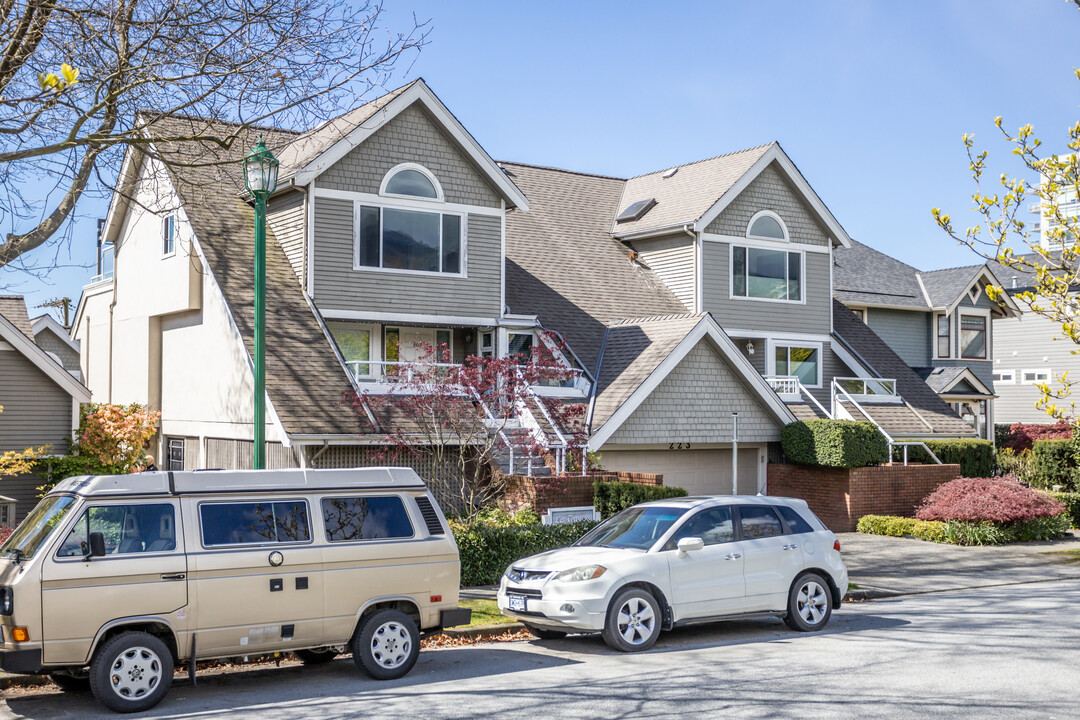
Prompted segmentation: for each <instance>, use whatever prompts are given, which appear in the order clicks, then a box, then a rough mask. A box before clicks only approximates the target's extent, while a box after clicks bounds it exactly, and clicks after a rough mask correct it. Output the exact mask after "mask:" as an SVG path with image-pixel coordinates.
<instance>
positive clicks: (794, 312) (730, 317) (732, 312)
mask: <svg viewBox="0 0 1080 720" xmlns="http://www.w3.org/2000/svg"><path fill="white" fill-rule="evenodd" d="M777 249H778V250H786V249H790V250H798V249H799V248H798V246H797V245H791V246H788V245H787V244H784V243H777ZM730 252H731V247H730V246H729V245H728V244H727V243H722V242H711V241H708V242H705V243H704V245H703V248H702V253H703V258H704V263H703V264H704V267H705V277H704V283H703V288H702V295H703V298H704V300H705V307H704V309H705V310H706V311H708V312H710V313H712V315H713V317H714V318H716V320H717V321H718V322H719V323H720V325H721V326H723V327H725V328H738V329H742V330H759V331H761V332H774V333H775V332H797V333H820V334H823V335H827V334H828V333H830V332H831V330H832V292H831V289H830V274H829V270H830V268H829V262H830V260H829V258H830V255H829V254H828V253H821V252H808V253H806V278H805V287H804V288H803V290H804V292H805V293H806V295H805V297H806V303H805V304H800V303H784V302H766V301H762V300H749V299H747V298H732V297H729V295H730V293H731V290H730V284H731V266H730Z"/></svg>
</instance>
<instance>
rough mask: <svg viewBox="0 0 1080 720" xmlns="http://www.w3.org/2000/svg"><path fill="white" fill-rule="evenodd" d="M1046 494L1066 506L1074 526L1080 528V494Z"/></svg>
mask: <svg viewBox="0 0 1080 720" xmlns="http://www.w3.org/2000/svg"><path fill="white" fill-rule="evenodd" d="M1046 494H1047V495H1049V496H1050V497H1052V498H1054V499H1055V500H1057V501H1058V502H1060V503H1062V504H1064V505H1065V512H1066V513H1067V514H1068V516H1069V519H1070V521H1071V524H1072V526H1073V527H1074V528H1080V493H1076V492H1049V491H1048V492H1047V493H1046Z"/></svg>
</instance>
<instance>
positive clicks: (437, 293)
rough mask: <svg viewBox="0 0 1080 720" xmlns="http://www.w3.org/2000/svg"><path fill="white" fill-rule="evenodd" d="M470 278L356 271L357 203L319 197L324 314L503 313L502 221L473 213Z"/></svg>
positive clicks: (318, 267)
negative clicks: (343, 311)
mask: <svg viewBox="0 0 1080 720" xmlns="http://www.w3.org/2000/svg"><path fill="white" fill-rule="evenodd" d="M466 225H467V227H466V256H467V260H466V263H467V277H464V278H462V277H440V276H438V275H416V274H395V273H389V272H371V271H364V270H353V203H352V201H350V200H339V199H336V198H334V199H332V198H316V199H315V258H314V262H315V268H314V269H315V298H316V302H317V303H318V305H319V308H320V309H321V310H324V311H326V310H334V309H336V310H355V311H360V312H363V311H370V312H380V313H389V312H398V313H421V314H433V315H460V316H476V315H480V316H487V317H497V316H498V315H499V314H500V309H501V308H500V306H499V303H500V298H501V292H502V280H501V270H502V262H501V260H502V223H501V220H500V218H498V217H494V216H490V215H469V216H468V220H467V223H466Z"/></svg>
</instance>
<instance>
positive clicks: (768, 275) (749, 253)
mask: <svg viewBox="0 0 1080 720" xmlns="http://www.w3.org/2000/svg"><path fill="white" fill-rule="evenodd" d="M802 276H803V255H802V253H799V252H788V251H786V250H767V249H765V248H756V247H741V246H734V247H732V248H731V294H732V296H733V297H745V298H757V299H759V300H783V301H788V302H802Z"/></svg>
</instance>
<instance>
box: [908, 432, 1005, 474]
mask: <svg viewBox="0 0 1080 720" xmlns="http://www.w3.org/2000/svg"><path fill="white" fill-rule="evenodd" d="M926 446H927V447H928V448H930V450H932V451H933V453H934V454H935V455H937V457H938V460H940V461H941V462H943V463H945V464H946V465H959V466H960V476H961V477H989V476H991V475H993V474H994V468H995V466H996V465H997V459H996V458H995V457H994V444H993V443H992V442H990V441H989V440H927V441H926ZM908 459H909V460H913V461H914V462H933V460H931V459H930V456H929V455H927V454H926V453H925V452H924V451H923V449H922V448H921V447H911V448H908Z"/></svg>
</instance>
